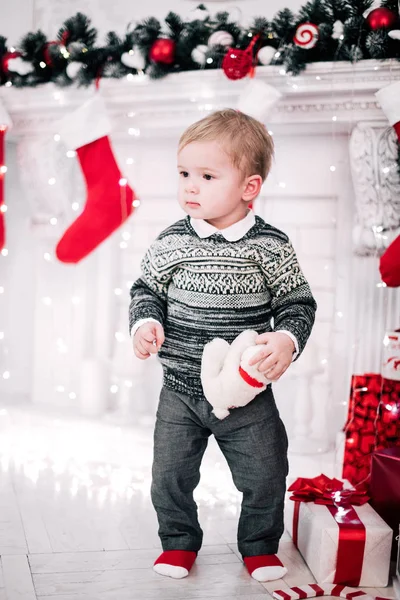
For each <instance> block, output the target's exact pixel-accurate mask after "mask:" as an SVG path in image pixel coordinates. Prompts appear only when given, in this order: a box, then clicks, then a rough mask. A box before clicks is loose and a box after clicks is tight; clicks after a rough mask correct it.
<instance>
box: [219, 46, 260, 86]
mask: <svg viewBox="0 0 400 600" xmlns="http://www.w3.org/2000/svg"><path fill="white" fill-rule="evenodd" d="M252 65H253V55H252V54H251V52H248V50H247V49H246V50H238V49H237V48H229V49H228V52H227V53H226V54H225V56H224V60H223V61H222V69H223V71H224V73H225V75H226V76H227V77H228V79H233V80H236V79H243V77H246V75H248V74H249V73H250V70H251V67H252Z"/></svg>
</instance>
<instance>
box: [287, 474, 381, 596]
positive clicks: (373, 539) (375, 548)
mask: <svg viewBox="0 0 400 600" xmlns="http://www.w3.org/2000/svg"><path fill="white" fill-rule="evenodd" d="M289 491H291V492H292V495H291V496H290V499H288V500H287V501H286V503H285V525H286V528H287V530H288V532H289V534H290V535H291V537H292V539H293V542H294V544H295V546H296V547H297V548H298V550H299V551H300V553H301V555H302V556H303V558H304V560H305V561H306V563H307V566H308V567H309V569H310V571H311V572H312V574H313V575H314V577H315V579H316V581H317V582H318V583H334V584H341V585H346V586H354V587H356V586H365V587H384V586H386V585H387V584H388V577H389V567H390V550H391V543H392V530H391V529H390V527H389V526H388V525H387V524H386V523H385V522H384V520H383V519H382V518H381V517H380V516H379V515H378V514H377V513H376V512H375V510H374V509H373V508H372V506H370V505H369V504H368V500H369V498H368V496H367V495H366V492H365V490H363V491H356V490H346V489H344V486H343V482H341V481H339V480H337V479H330V478H329V477H326V476H325V475H320V476H319V477H315V478H314V479H297V480H296V481H295V482H294V483H293V484H292V485H291V486H290V487H289Z"/></svg>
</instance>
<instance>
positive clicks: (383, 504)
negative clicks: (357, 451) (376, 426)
mask: <svg viewBox="0 0 400 600" xmlns="http://www.w3.org/2000/svg"><path fill="white" fill-rule="evenodd" d="M370 498H371V500H370V504H371V506H372V507H373V508H374V509H375V511H376V512H377V513H378V515H380V516H381V517H382V519H383V520H384V521H386V523H387V524H388V525H389V527H391V528H392V529H393V532H394V533H396V535H397V533H398V531H399V524H400V448H387V449H385V450H379V451H378V452H374V453H373V454H372V461H371V481H370ZM396 551H397V543H396V540H395V535H393V546H392V557H393V558H395V557H396Z"/></svg>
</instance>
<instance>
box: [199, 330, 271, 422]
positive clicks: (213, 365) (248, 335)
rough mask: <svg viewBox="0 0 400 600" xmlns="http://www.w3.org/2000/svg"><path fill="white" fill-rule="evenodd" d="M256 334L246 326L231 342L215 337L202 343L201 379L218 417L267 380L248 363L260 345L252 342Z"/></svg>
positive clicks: (246, 400)
mask: <svg viewBox="0 0 400 600" xmlns="http://www.w3.org/2000/svg"><path fill="white" fill-rule="evenodd" d="M257 337H258V333H257V332H256V331H252V330H246V331H243V332H242V333H241V334H240V335H238V336H237V338H236V339H234V340H233V342H232V344H231V345H229V344H228V342H227V341H225V340H223V339H221V338H215V339H214V340H212V341H211V342H209V343H208V344H206V345H205V346H204V350H203V358H202V363H201V383H202V386H203V392H204V395H205V397H206V399H207V401H208V402H209V403H210V404H211V406H212V407H213V409H214V410H213V411H212V412H213V413H214V415H215V416H216V417H217V418H218V419H225V417H227V416H228V415H229V409H232V408H238V407H240V406H246V404H248V403H249V402H251V400H253V399H254V398H255V397H256V396H257V394H259V393H260V392H262V391H264V390H265V388H266V387H267V385H268V384H269V383H270V381H269V380H268V379H267V378H266V377H265V376H264V375H263V374H262V373H260V371H258V370H257V365H252V366H250V365H249V360H250V359H251V358H252V357H253V356H254V355H255V354H256V353H257V352H259V351H260V350H261V349H262V348H263V347H264V345H261V344H259V345H256V343H255V342H256V339H257Z"/></svg>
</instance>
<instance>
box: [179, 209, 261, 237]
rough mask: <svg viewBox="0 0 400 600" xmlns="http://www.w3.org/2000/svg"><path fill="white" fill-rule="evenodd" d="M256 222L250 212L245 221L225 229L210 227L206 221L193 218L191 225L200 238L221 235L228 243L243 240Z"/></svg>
mask: <svg viewBox="0 0 400 600" xmlns="http://www.w3.org/2000/svg"><path fill="white" fill-rule="evenodd" d="M255 222H256V219H255V216H254V213H253V211H252V210H249V211H248V213H247V215H246V216H245V217H244V218H243V219H241V220H240V221H237V222H236V223H233V225H230V226H229V227H226V228H225V229H217V227H214V225H210V223H207V221H204V219H193V217H190V224H191V226H192V227H193V229H194V230H195V232H196V233H197V235H198V236H199V237H200V238H207V237H210V236H211V235H213V233H221V234H222V235H223V236H224V238H225V239H226V240H227V241H228V242H237V241H238V240H240V239H242V237H243V236H245V235H246V233H247V232H248V231H249V230H250V229H251V228H252V227H253V225H254V224H255Z"/></svg>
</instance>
